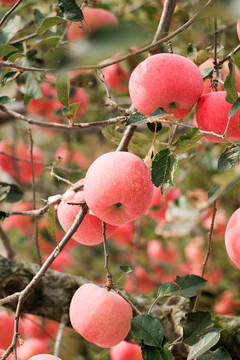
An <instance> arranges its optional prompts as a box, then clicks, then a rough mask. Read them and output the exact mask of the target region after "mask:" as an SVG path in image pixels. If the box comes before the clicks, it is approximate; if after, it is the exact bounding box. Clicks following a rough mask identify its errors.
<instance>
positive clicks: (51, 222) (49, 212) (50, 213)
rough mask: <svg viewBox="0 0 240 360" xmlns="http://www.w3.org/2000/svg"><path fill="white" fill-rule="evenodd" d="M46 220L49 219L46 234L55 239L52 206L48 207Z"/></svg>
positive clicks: (54, 221)
mask: <svg viewBox="0 0 240 360" xmlns="http://www.w3.org/2000/svg"><path fill="white" fill-rule="evenodd" d="M48 219H49V224H48V232H49V234H50V235H51V236H52V237H53V238H54V239H57V235H56V219H55V209H54V206H53V205H50V206H49V210H48Z"/></svg>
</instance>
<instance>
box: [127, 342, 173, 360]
mask: <svg viewBox="0 0 240 360" xmlns="http://www.w3.org/2000/svg"><path fill="white" fill-rule="evenodd" d="M142 358H143V360H174V357H173V355H172V353H171V352H170V351H169V350H167V349H160V348H157V347H153V346H145V345H143V346H142ZM129 360H130V359H129Z"/></svg>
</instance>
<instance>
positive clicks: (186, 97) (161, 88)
mask: <svg viewBox="0 0 240 360" xmlns="http://www.w3.org/2000/svg"><path fill="white" fill-rule="evenodd" d="M202 90H203V80H202V75H201V73H200V71H199V69H198V67H197V66H196V65H195V64H194V63H193V62H192V61H190V60H188V59H186V58H185V57H183V56H180V55H175V54H157V55H153V56H150V57H149V58H147V59H145V60H144V61H142V62H141V63H140V64H139V65H138V66H137V67H136V68H135V69H134V71H133V72H132V74H131V76H130V80H129V94H130V97H131V100H132V103H133V105H134V106H135V107H136V108H137V110H138V111H139V112H140V113H142V114H143V115H145V116H148V115H149V114H150V113H152V112H154V111H155V110H157V108H158V107H162V108H164V109H165V110H166V111H167V112H168V114H173V116H174V118H177V119H182V118H184V117H185V116H187V114H188V113H189V112H190V111H191V109H192V107H193V106H194V104H195V103H196V102H197V101H198V99H199V98H200V96H201V94H202Z"/></svg>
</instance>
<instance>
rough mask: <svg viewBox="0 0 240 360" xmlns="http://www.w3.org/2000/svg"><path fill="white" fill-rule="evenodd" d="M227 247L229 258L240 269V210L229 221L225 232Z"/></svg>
mask: <svg viewBox="0 0 240 360" xmlns="http://www.w3.org/2000/svg"><path fill="white" fill-rule="evenodd" d="M225 246H226V250H227V254H228V256H229V258H230V259H231V261H232V262H233V264H234V265H236V267H237V268H239V269H240V208H239V209H237V210H236V211H235V212H234V213H233V214H232V216H231V217H230V219H229V220H228V223H227V227H226V231H225Z"/></svg>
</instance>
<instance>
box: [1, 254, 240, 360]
mask: <svg viewBox="0 0 240 360" xmlns="http://www.w3.org/2000/svg"><path fill="white" fill-rule="evenodd" d="M38 270H39V266H38V265H37V264H33V263H30V262H27V261H16V260H9V259H6V258H4V257H2V256H0V299H3V298H5V297H6V296H8V295H11V294H13V293H15V292H19V291H21V290H23V289H24V288H25V287H26V286H27V285H28V284H29V282H30V281H31V280H32V278H33V277H34V276H35V274H36V273H37V271H38ZM86 282H89V281H88V280H86V279H84V278H83V277H80V276H74V275H69V274H66V273H61V272H57V271H53V270H48V271H47V272H46V274H45V276H44V277H43V278H42V279H41V280H40V282H39V284H38V285H37V287H36V289H35V290H34V291H33V293H32V294H31V295H30V296H29V298H28V299H27V300H26V301H25V302H24V304H23V307H22V313H31V314H36V315H40V316H43V317H46V318H50V319H53V320H56V321H58V322H60V321H61V318H62V315H63V314H64V313H65V314H68V309H69V304H70V301H71V298H72V296H73V294H74V292H75V291H76V289H77V288H78V287H79V286H81V285H83V284H84V283H86ZM128 296H129V298H130V300H131V301H132V302H133V303H134V305H135V306H136V307H137V308H138V309H139V310H140V311H142V312H143V313H146V312H147V311H148V309H149V306H150V304H151V303H152V302H153V299H146V298H144V297H143V296H140V295H129V294H128ZM5 306H6V307H8V308H10V309H12V310H15V307H16V303H11V304H6V305H5ZM191 308H192V304H191V302H190V301H189V300H185V299H184V298H180V297H177V296H172V297H169V298H165V299H163V300H162V301H161V302H160V301H159V302H158V303H157V304H156V305H155V306H154V307H153V310H152V313H151V314H152V315H153V316H156V317H157V318H159V319H160V320H161V322H162V325H163V327H164V330H165V335H166V337H167V338H169V340H170V341H173V340H175V339H176V338H177V337H179V335H181V327H180V326H179V322H180V319H181V318H182V317H183V316H184V314H185V313H186V312H189V311H191ZM212 319H213V322H214V324H215V327H222V328H224V329H225V330H224V331H223V332H222V336H221V340H220V342H219V343H218V344H217V347H219V346H223V347H225V348H226V349H227V350H228V351H229V353H230V354H231V356H232V357H233V358H234V359H240V351H239V349H240V317H236V316H222V315H216V314H212ZM68 325H69V326H70V323H68ZM128 340H129V341H132V339H131V335H129V336H128ZM174 356H175V359H179V360H180V359H186V349H185V348H184V347H179V346H176V347H175V350H174Z"/></svg>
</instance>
